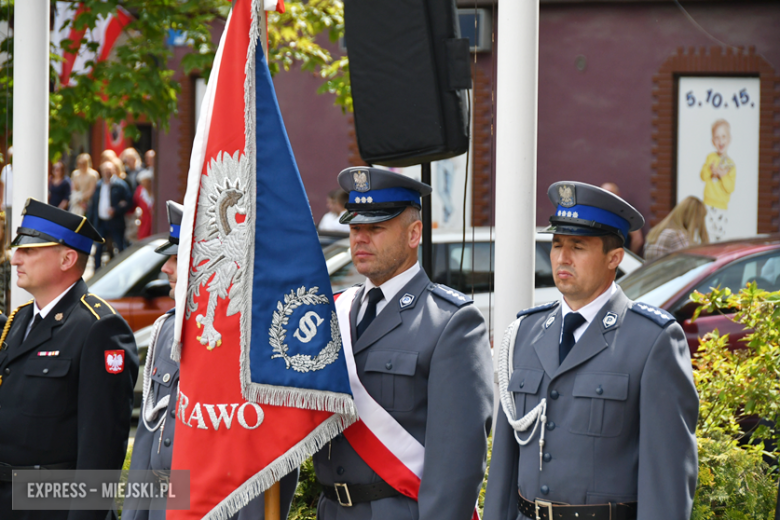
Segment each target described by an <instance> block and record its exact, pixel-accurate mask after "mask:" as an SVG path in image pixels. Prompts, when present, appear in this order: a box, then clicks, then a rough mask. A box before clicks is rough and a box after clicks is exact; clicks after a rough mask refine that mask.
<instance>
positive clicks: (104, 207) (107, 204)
mask: <svg viewBox="0 0 780 520" xmlns="http://www.w3.org/2000/svg"><path fill="white" fill-rule="evenodd" d="M98 196H99V197H100V200H98V218H99V219H100V220H111V213H110V211H109V210H110V209H111V183H110V182H105V181H103V185H102V186H101V187H100V195H98Z"/></svg>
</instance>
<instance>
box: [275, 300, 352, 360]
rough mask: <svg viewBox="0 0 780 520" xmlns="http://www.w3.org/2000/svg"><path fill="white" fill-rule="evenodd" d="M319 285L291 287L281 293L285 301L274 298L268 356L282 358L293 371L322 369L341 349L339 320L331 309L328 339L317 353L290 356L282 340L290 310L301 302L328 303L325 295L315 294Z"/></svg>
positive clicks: (290, 313)
mask: <svg viewBox="0 0 780 520" xmlns="http://www.w3.org/2000/svg"><path fill="white" fill-rule="evenodd" d="M317 292H319V287H312V288H311V289H309V290H306V287H300V288H298V289H297V290H295V291H290V294H285V295H284V304H282V302H281V301H279V302H277V304H276V310H275V311H274V315H273V319H272V320H271V328H270V329H269V331H268V332H269V336H270V339H269V342H270V343H271V346H272V347H273V351H274V354H273V355H272V356H271V359H277V358H282V359H284V362H285V364H286V365H287V367H286V368H287V369H290V368H292V369H293V370H295V371H296V372H316V371H317V370H322V369H323V368H325V367H326V366H328V365H330V364H331V363H333V362H334V361H336V359H338V357H339V350H341V334H340V332H339V322H338V318H337V317H336V313H335V312H331V318H330V338H331V339H330V341H329V342H328V344H327V345H326V346H325V347H324V348H323V349H322V350H321V351H320V353H319V354H317V355H316V356H310V355H308V354H295V355H294V356H290V355H289V354H288V350H289V347H288V346H287V344H286V343H285V342H284V340H285V338H286V337H287V330H286V329H285V328H284V327H285V326H286V325H287V324H288V322H289V320H290V315H292V313H293V311H295V309H297V308H298V307H300V306H301V305H318V304H322V303H324V304H327V303H328V297H327V296H324V295H321V294H317Z"/></svg>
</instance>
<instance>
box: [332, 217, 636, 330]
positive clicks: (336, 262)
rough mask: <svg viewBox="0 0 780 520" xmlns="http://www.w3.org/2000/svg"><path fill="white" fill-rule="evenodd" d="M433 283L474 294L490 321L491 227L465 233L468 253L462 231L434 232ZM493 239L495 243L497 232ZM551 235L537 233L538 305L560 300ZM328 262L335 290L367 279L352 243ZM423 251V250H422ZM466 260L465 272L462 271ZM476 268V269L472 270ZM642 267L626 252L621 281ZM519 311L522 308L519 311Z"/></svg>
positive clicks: (338, 246) (340, 245)
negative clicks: (355, 258)
mask: <svg viewBox="0 0 780 520" xmlns="http://www.w3.org/2000/svg"><path fill="white" fill-rule="evenodd" d="M432 238H433V262H432V263H433V276H432V277H431V279H432V281H433V282H436V283H442V284H444V285H447V286H449V287H452V288H453V289H456V290H458V291H460V292H462V293H464V294H468V295H471V293H472V290H473V292H474V303H475V304H476V305H477V308H479V310H480V311H481V312H482V315H483V316H485V318H486V319H487V317H488V313H489V312H490V308H491V305H492V301H494V300H495V299H494V298H491V296H490V295H491V293H492V292H494V291H495V285H494V279H493V272H494V262H495V247H493V246H492V244H491V234H490V228H486V227H484V228H483V227H479V228H474V233H473V242H474V245H473V246H472V232H471V230H470V229H469V230H467V231H466V244H465V251H464V245H463V243H462V241H463V234H462V233H459V232H436V231H434V232H433V237H432ZM492 239H493V240H495V230H494V231H493V235H492ZM551 246H552V235H550V234H547V233H540V232H538V231H537V233H536V272H535V282H536V283H535V285H536V289H535V291H534V303H535V304H537V305H539V304H542V303H547V302H550V301H553V300H557V299H559V298H560V297H561V293H560V292H558V289H557V288H556V287H555V282H554V281H553V272H552V265H551V264H550V248H551ZM324 252H325V259H326V261H327V263H328V272H329V273H330V282H331V285H332V287H333V291H334V292H336V291H341V290H343V289H346V288H348V287H351V286H352V285H354V284H356V283H362V282H363V281H364V280H365V276H363V275H361V274H360V273H358V272H357V269H355V266H354V264H353V263H352V257H351V256H350V252H349V240H342V241H340V242H336V243H334V244H333V245H331V246H330V247H328V248H326V249H325V250H324ZM420 252H422V248H420ZM461 256H462V257H463V271H462V272H461V269H460V262H461ZM472 266H473V267H472ZM641 266H642V259H641V258H639V257H638V256H636V255H635V254H634V253H632V252H630V251H628V250H626V254H625V256H624V257H623V261H622V262H621V264H620V266H619V267H618V273H617V276H618V278H620V277H622V276H624V275H626V274H628V273H632V272H634V271H635V270H637V269H638V268H640V267H641ZM518 310H520V309H518Z"/></svg>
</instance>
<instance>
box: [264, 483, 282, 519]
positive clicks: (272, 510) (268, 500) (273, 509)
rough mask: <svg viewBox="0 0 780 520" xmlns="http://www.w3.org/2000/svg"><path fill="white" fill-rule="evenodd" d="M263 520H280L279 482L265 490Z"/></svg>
mask: <svg viewBox="0 0 780 520" xmlns="http://www.w3.org/2000/svg"><path fill="white" fill-rule="evenodd" d="M264 496H265V520H281V508H280V505H279V482H274V485H273V486H271V487H270V488H268V489H266V490H265V495H264Z"/></svg>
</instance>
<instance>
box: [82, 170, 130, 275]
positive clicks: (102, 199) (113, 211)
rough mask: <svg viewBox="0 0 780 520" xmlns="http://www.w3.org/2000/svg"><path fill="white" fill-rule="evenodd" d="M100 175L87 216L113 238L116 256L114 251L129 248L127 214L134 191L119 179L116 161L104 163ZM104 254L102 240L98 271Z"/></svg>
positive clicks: (110, 249)
mask: <svg viewBox="0 0 780 520" xmlns="http://www.w3.org/2000/svg"><path fill="white" fill-rule="evenodd" d="M100 176H101V179H100V180H99V181H98V183H97V187H96V189H95V195H94V196H93V197H92V203H91V204H90V206H89V213H88V215H87V218H88V219H89V221H90V222H91V223H92V225H94V226H95V228H96V229H97V230H98V233H100V234H101V235H102V236H106V237H109V236H110V237H111V239H112V241H113V247H112V248H109V256H111V257H113V256H114V255H113V253H114V250H117V251H118V252H121V251H123V250H124V249H125V245H126V244H125V213H127V211H128V209H129V208H130V206H131V204H132V194H131V193H130V188H128V187H127V183H126V182H125V181H123V180H122V179H120V178H119V175H118V172H117V167H116V164H115V163H114V162H113V161H110V160H109V161H106V162H104V163H103V164H101V165H100ZM102 255H103V243H98V244H97V246H96V248H95V270H98V269H99V268H100V266H101V264H102Z"/></svg>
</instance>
